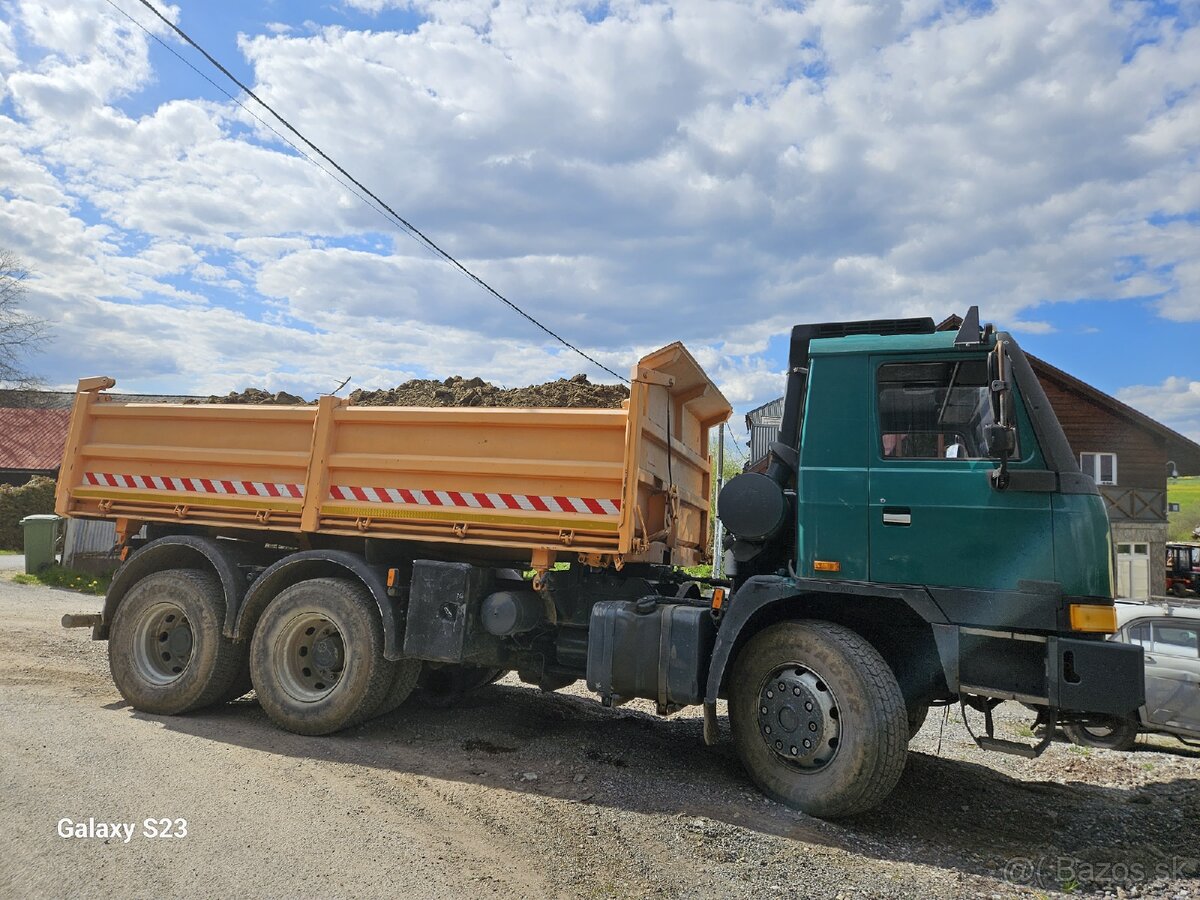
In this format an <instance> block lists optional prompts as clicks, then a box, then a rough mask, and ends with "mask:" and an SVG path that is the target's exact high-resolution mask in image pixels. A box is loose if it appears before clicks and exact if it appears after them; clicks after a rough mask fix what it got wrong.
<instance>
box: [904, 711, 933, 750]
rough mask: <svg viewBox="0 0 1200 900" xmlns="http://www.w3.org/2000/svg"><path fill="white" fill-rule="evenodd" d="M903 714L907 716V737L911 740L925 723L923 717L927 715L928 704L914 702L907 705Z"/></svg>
mask: <svg viewBox="0 0 1200 900" xmlns="http://www.w3.org/2000/svg"><path fill="white" fill-rule="evenodd" d="M905 715H906V716H907V717H908V739H909V740H910V741H911V740H912V739H913V738H915V737H916V736H917V732H918V731H920V730H921V726H922V725H924V724H925V719H926V718H927V717H928V716H929V704H928V703H915V704H913V705H912V706H907V707H905Z"/></svg>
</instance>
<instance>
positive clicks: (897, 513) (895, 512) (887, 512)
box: [883, 506, 912, 525]
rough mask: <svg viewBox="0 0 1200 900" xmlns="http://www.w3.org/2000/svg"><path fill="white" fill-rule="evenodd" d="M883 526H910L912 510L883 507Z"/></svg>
mask: <svg viewBox="0 0 1200 900" xmlns="http://www.w3.org/2000/svg"><path fill="white" fill-rule="evenodd" d="M883 524H884V525H911V524H912V510H911V509H909V508H908V507H907V506H885V507H884V508H883Z"/></svg>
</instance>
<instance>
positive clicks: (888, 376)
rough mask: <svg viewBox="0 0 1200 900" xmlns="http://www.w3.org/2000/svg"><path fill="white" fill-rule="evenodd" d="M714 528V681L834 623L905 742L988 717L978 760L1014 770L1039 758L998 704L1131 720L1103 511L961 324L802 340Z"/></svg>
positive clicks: (872, 328) (999, 365)
mask: <svg viewBox="0 0 1200 900" xmlns="http://www.w3.org/2000/svg"><path fill="white" fill-rule="evenodd" d="M719 515H720V517H721V520H722V522H723V523H724V525H725V527H726V529H727V531H728V532H729V534H730V537H729V538H727V541H726V543H727V552H726V566H727V568H726V571H727V572H729V573H730V574H731V575H732V578H733V583H734V587H735V591H734V594H733V597H732V598H731V600H730V602H729V604H728V610H729V612H728V620H729V621H726V622H723V623H722V626H721V629H720V632H719V633H718V636H717V645H716V648H715V651H714V667H719V666H721V665H722V664H723V663H722V658H723V657H724V656H725V655H726V654H729V655H730V656H737V655H738V653H739V652H740V648H742V647H745V646H747V643H746V642H747V641H748V640H749V639H750V636H752V635H754V634H755V633H756V631H757V630H758V629H767V630H769V629H771V628H777V627H779V626H778V623H780V622H782V621H786V620H789V619H793V620H794V619H796V618H811V619H816V620H820V621H827V622H830V623H833V624H835V625H838V626H841V627H844V628H848V629H851V630H853V631H854V632H855V633H856V634H858V635H860V636H862V637H865V638H866V639H867V641H868V642H869V643H870V644H871V645H872V646H873V647H874V648H875V649H877V650H878V651H879V652H880V654H881V656H882V657H883V659H884V660H885V662H886V663H887V665H888V667H889V668H890V670H891V671H892V673H893V674H894V675H895V677H896V679H897V682H898V685H899V687H900V691H901V694H902V695H903V699H904V706H905V711H906V716H907V719H908V723H909V727H910V730H915V728H916V727H918V726H919V723H920V721H921V720H923V718H924V716H925V713H926V711H927V710H928V708H929V706H930V705H931V704H933V705H938V704H947V703H951V702H961V703H963V704H964V705H965V706H970V707H973V708H974V709H976V710H979V711H981V712H982V713H983V718H984V721H983V723H982V726H981V728H980V731H981V732H982V734H981V736H980V737H979V738H977V740H978V741H979V743H980V745H981V746H984V747H986V748H988V749H994V750H1000V751H1005V752H1011V753H1016V754H1020V755H1026V756H1032V755H1036V754H1037V753H1040V752H1041V751H1042V750H1044V749H1045V746H1046V745H1047V743H1048V740H1046V741H1043V742H1042V743H1041V744H1040V745H1039V746H1036V747H1028V746H1025V745H1021V744H1016V743H1014V742H1010V741H1007V740H1002V739H999V738H996V737H995V735H994V733H993V728H992V722H991V709H992V708H993V707H994V706H995V705H996V704H997V703H999V702H1002V701H1004V700H1018V701H1021V702H1023V703H1025V704H1027V705H1029V706H1031V707H1033V708H1035V709H1037V710H1039V711H1040V715H1041V717H1042V719H1043V721H1046V720H1059V721H1086V720H1099V719H1102V718H1103V717H1105V716H1115V715H1127V714H1128V713H1130V712H1131V711H1133V710H1136V709H1137V708H1138V707H1139V706H1140V705H1141V702H1142V658H1141V649H1140V648H1138V647H1130V646H1127V645H1119V644H1114V643H1111V642H1106V641H1104V640H1103V639H1104V637H1105V636H1106V635H1107V634H1108V633H1111V632H1112V631H1114V630H1115V627H1116V626H1115V616H1114V612H1113V570H1112V563H1111V559H1112V555H1111V544H1110V538H1109V523H1108V518H1107V513H1106V510H1105V506H1104V502H1103V499H1102V498H1101V496H1100V495H1099V492H1098V491H1097V488H1096V485H1095V483H1094V482H1093V481H1092V479H1091V478H1089V477H1087V476H1086V475H1083V474H1082V473H1081V472H1080V470H1079V467H1078V464H1077V462H1076V460H1075V457H1074V454H1073V453H1072V452H1071V450H1070V448H1069V446H1068V444H1067V441H1066V438H1065V436H1064V435H1063V432H1062V428H1061V426H1060V425H1059V423H1058V420H1057V419H1056V418H1055V416H1054V412H1053V410H1052V409H1051V408H1050V405H1049V403H1048V401H1047V399H1046V396H1045V394H1044V393H1043V391H1042V389H1041V386H1040V384H1039V383H1038V381H1037V378H1036V377H1035V375H1034V373H1033V371H1032V369H1031V368H1030V365H1029V362H1028V360H1027V359H1026V357H1025V355H1024V353H1022V351H1021V349H1020V347H1019V346H1018V345H1017V343H1016V341H1015V340H1013V338H1012V337H1011V336H1010V335H1008V334H1005V333H1003V332H997V331H995V330H994V329H993V328H992V327H991V326H990V325H989V326H986V327H980V325H979V319H978V312H977V310H975V309H974V308H973V309H972V310H971V311H970V312H969V313H968V315H967V317H966V319H965V321H964V322H963V325H962V327H961V328H960V329H959V330H958V332H957V333H955V332H953V331H950V332H946V331H942V332H939V331H936V330H935V329H934V325H933V321H932V320H931V319H910V320H886V321H877V322H848V323H824V324H820V325H800V326H797V327H796V328H795V329H794V330H793V333H792V341H791V353H790V358H789V369H788V389H787V395H786V397H785V400H784V413H783V423H782V425H781V428H780V433H779V439H778V441H777V442H775V443H774V444H772V445H771V453H770V456H769V457H768V460H767V463H766V465H765V467H763V471H759V472H753V473H747V474H744V475H740V476H737V477H736V478H734V479H732V480H731V481H730V482H729V484H728V485H727V486H726V487H725V489H724V490H723V492H722V494H721V497H720V500H719ZM771 683H772V682H771V681H770V680H768V681H766V682H764V684H767V685H770V684H771ZM721 684H722V687H721V690H724V691H725V692H726V694H730V695H732V694H733V693H736V691H733V692H731V690H730V687H731V686H730V684H729V682H728V681H725V682H722V683H721ZM709 686H710V695H709V697H708V700H709V702H712V701H714V700H715V699H716V696H717V694H715V693H714V691H713V687H714V679H710V682H709ZM775 687H776V688H777V687H778V685H777V684H776V685H775ZM765 691H766V688H764V693H763V695H762V696H761V697H760V698H759V700H760V701H761V702H760V704H759V706H760V708H766V709H770V708H771V703H770V700H771V699H772V698H768V697H766V693H765ZM731 702H732V701H731ZM731 716H732V717H733V718H734V719H735V720H736V718H737V714H736V712H735V711H731ZM756 724H757V725H760V726H762V727H766V726H765V725H763V723H756ZM758 730H759V731H760V732H761V728H759V729H758ZM1052 730H1053V729H1048V731H1052ZM735 731H736V725H735ZM777 731H778V728H777V727H773V728H772V733H777ZM757 737H759V738H761V739H762V740H763V741H765V742H766V743H767V745H768V747H769V748H770V747H773V746H774V741H773V739H772V738H771V737H770V735H767V734H765V733H760V734H759V735H757ZM744 740H745V741H746V742H752V740H753V738H751V737H749V736H747V737H746V738H744ZM788 752H789V753H790V748H789V750H788ZM777 755H778V754H777ZM768 761H769V760H768Z"/></svg>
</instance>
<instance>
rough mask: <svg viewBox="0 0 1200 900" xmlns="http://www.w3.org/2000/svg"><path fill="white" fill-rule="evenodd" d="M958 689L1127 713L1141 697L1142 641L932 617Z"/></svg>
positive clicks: (950, 684)
mask: <svg viewBox="0 0 1200 900" xmlns="http://www.w3.org/2000/svg"><path fill="white" fill-rule="evenodd" d="M933 628H934V637H935V638H936V640H937V647H938V655H939V656H940V657H941V662H942V670H943V673H944V675H945V677H946V684H947V686H948V687H949V688H950V691H951V692H952V693H955V694H977V695H979V696H983V697H994V698H997V699H1002V700H1019V701H1021V702H1022V703H1029V704H1031V705H1034V706H1045V707H1049V708H1051V709H1059V710H1067V711H1070V712H1078V713H1091V714H1105V715H1116V716H1124V715H1129V714H1130V713H1133V712H1134V711H1136V710H1137V709H1138V707H1140V706H1142V704H1143V703H1145V692H1146V677H1145V664H1144V663H1143V661H1142V648H1141V647H1139V646H1137V645H1134V644H1122V643H1117V642H1114V641H1106V640H1099V639H1094V640H1083V639H1079V638H1071V637H1064V636H1061V635H1038V634H1028V633H1025V632H1019V631H995V630H992V629H985V628H968V627H964V626H958V625H934V626H933Z"/></svg>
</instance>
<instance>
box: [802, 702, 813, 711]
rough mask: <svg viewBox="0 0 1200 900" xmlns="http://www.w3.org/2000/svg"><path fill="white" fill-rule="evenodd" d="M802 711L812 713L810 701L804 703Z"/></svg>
mask: <svg viewBox="0 0 1200 900" xmlns="http://www.w3.org/2000/svg"><path fill="white" fill-rule="evenodd" d="M804 710H805V712H812V711H813V705H812V701H811V700H809V701H806V702H805V704H804Z"/></svg>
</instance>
